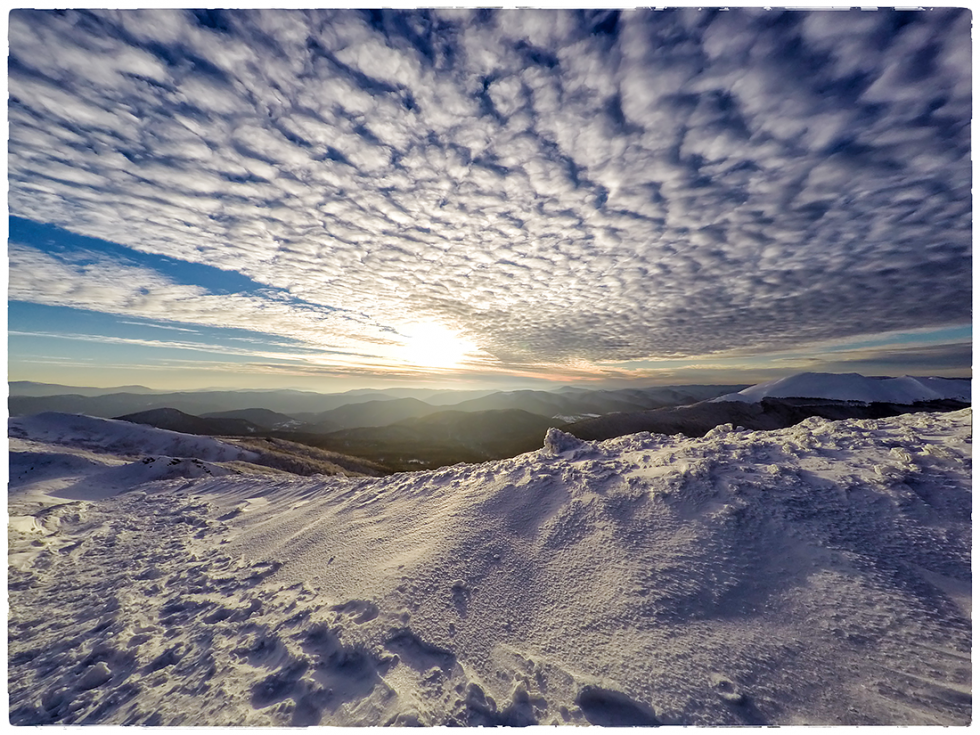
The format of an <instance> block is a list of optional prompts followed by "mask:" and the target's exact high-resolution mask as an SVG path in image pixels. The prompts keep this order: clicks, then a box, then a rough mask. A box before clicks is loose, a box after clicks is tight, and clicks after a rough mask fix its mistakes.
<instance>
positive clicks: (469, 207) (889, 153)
mask: <svg viewBox="0 0 980 735" xmlns="http://www.w3.org/2000/svg"><path fill="white" fill-rule="evenodd" d="M970 20H971V19H970V14H969V13H968V12H965V11H959V10H952V9H942V10H930V11H921V12H895V11H876V12H863V11H841V12H830V11H817V12H774V11H764V10H732V11H727V12H725V11H711V12H702V11H695V10H678V11H631V12H624V13H618V12H605V11H603V12H573V11H550V10H549V11H523V10H522V11H516V10H515V11H499V12H491V11H473V10H440V11H432V12H417V11H384V12H381V11H371V12H366V13H360V12H352V11H316V12H313V11H309V12H308V11H271V12H269V11H234V12H224V11H221V12H219V11H195V12H189V11H173V10H144V11H98V12H88V11H67V12H61V11H14V12H12V13H11V15H10V26H9V40H10V66H9V69H10V75H9V91H10V107H9V119H10V144H9V179H10V194H9V202H10V210H11V213H12V214H15V215H17V216H21V217H25V218H28V219H32V220H35V221H38V222H48V223H52V224H55V225H58V226H61V227H64V228H67V229H69V230H72V231H74V232H78V233H81V234H85V235H90V236H93V237H98V238H103V239H106V240H109V241H112V242H116V243H120V244H123V245H126V246H128V247H131V248H133V249H136V250H140V251H144V252H150V253H156V254H162V255H166V256H169V257H173V258H178V259H182V260H186V261H190V262H196V263H205V264H208V265H212V266H216V267H218V268H222V269H225V270H235V271H239V272H242V273H244V274H245V275H247V276H249V277H250V278H252V279H254V280H255V281H258V282H260V283H263V284H267V285H268V286H269V287H270V288H271V289H277V290H281V291H283V292H285V293H288V294H289V295H290V297H291V299H287V300H279V301H278V302H277V301H276V300H275V299H272V298H271V297H270V298H265V299H262V298H259V297H255V296H251V297H246V296H244V295H242V296H238V297H221V298H222V299H223V301H221V303H218V302H219V299H218V298H217V297H213V298H212V297H210V296H209V295H208V294H207V293H206V292H203V291H201V290H200V289H199V290H198V291H196V292H193V293H191V292H190V291H186V289H187V288H190V287H185V286H179V285H177V284H173V283H159V284H157V283H149V282H148V283H145V284H143V285H141V286H140V288H143V289H145V291H141V292H139V293H136V292H133V293H128V294H122V295H120V294H119V293H118V292H117V291H118V282H119V279H118V278H117V275H118V274H113V272H112V268H118V267H121V266H114V265H111V264H103V265H105V268H104V269H103V274H104V277H105V278H108V279H109V280H110V281H111V282H112V283H113V284H117V287H116V290H115V291H114V290H113V288H111V287H109V286H104V285H103V286H99V285H98V282H99V279H100V278H102V279H103V280H105V278H103V276H96V275H95V274H94V271H91V272H89V274H88V275H87V276H86V277H85V278H82V279H81V280H79V277H78V274H79V273H80V272H81V271H80V270H79V269H78V268H76V269H75V276H74V277H72V276H70V275H65V274H61V273H60V272H58V271H57V270H56V269H55V270H52V269H51V268H46V269H45V268H38V267H35V266H31V267H32V268H33V269H32V270H31V271H30V275H29V276H28V275H25V274H26V273H27V271H26V270H25V269H26V268H27V267H28V265H30V264H27V265H25V264H24V262H23V259H24V258H28V256H30V257H37V255H38V254H37V253H33V254H32V253H31V252H29V249H20V250H14V251H12V257H13V260H12V265H11V279H12V287H11V298H20V297H21V296H18V294H22V295H23V298H25V299H27V300H32V299H33V300H40V301H43V302H44V303H60V304H69V303H75V304H79V303H81V302H82V301H84V302H85V303H87V304H90V306H87V307H86V308H98V304H99V303H100V300H102V299H104V300H105V301H104V303H105V304H107V305H108V304H119V303H122V304H123V306H121V307H119V309H118V311H117V312H114V313H125V314H130V315H138V316H150V315H156V316H157V317H159V318H169V319H174V320H186V321H189V322H195V321H197V322H198V323H210V322H206V321H205V322H201V320H202V319H205V316H204V315H203V314H206V313H214V314H217V315H218V317H217V318H220V320H221V322H220V323H223V324H226V325H233V326H242V327H244V328H250V329H256V328H260V329H265V330H268V331H271V332H273V333H277V334H282V335H286V336H289V337H292V338H295V339H297V340H299V341H301V342H302V343H304V344H306V345H309V346H311V347H313V348H316V349H319V348H333V349H341V350H355V351H356V350H360V351H361V352H363V351H365V349H366V347H367V346H369V345H371V344H375V345H377V344H378V343H379V340H380V342H381V343H383V342H384V340H385V337H384V331H383V330H382V331H380V332H379V331H378V328H377V325H384V326H390V327H394V328H396V329H397V328H400V327H401V326H403V325H406V324H409V323H412V322H419V321H434V322H438V323H440V324H443V325H445V326H446V327H448V328H451V329H453V330H458V331H459V332H461V333H462V334H463V335H464V336H465V337H466V338H467V339H468V340H469V341H470V342H472V343H474V344H475V345H477V346H478V347H479V348H481V349H482V350H483V351H484V352H485V353H486V354H488V355H491V356H493V358H494V359H495V360H496V361H497V363H498V364H499V365H500V366H501V367H506V366H522V365H523V366H533V365H541V364H560V365H566V366H569V367H570V368H574V367H576V366H584V365H588V364H591V363H594V362H597V361H628V360H635V359H642V358H648V357H684V356H697V355H707V354H723V353H725V352H727V351H731V350H752V351H759V352H764V351H767V350H777V349H785V348H787V347H789V346H792V345H795V344H801V343H803V344H805V343H811V342H818V341H825V340H833V339H842V338H846V337H852V336H855V335H862V334H875V333H879V332H885V331H889V330H896V329H917V328H927V327H941V326H945V325H951V324H965V323H969V322H970V302H971V276H970V269H971V263H970V244H971V236H970V227H971V217H972V211H971V191H970V186H971V164H970V137H969V121H970V111H971V77H970V73H971V58H970ZM63 279H67V280H63ZM147 279H149V280H150V281H152V275H151V274H143V281H146V280H147ZM22 283H23V288H22V289H21V287H20V285H18V284H22ZM134 283H135V281H134ZM134 288H135V286H134ZM18 289H20V290H18ZM181 289H185V290H183V291H182V290H181ZM185 291H186V292H185ZM79 294H81V295H79ZM209 298H210V299H212V301H213V303H212V301H209ZM45 299H47V301H44V300H45ZM120 299H122V301H121V302H120ZM298 300H301V301H298ZM92 304H94V305H95V306H94V307H93V306H91V305H92ZM276 304H278V306H277V305H276ZM302 304H307V305H309V306H308V307H307V306H303V305H302ZM317 305H319V306H323V307H329V309H328V310H319V309H317V308H316V307H317ZM105 309H106V310H110V311H111V310H112V309H110V308H109V307H108V306H106V307H105ZM330 310H338V313H349V314H353V315H359V316H358V320H350V319H347V320H345V319H341V318H339V317H333V318H331V317H329V315H330V314H332V313H334V312H332V311H330ZM325 315H326V316H325ZM372 325H373V326H372Z"/></svg>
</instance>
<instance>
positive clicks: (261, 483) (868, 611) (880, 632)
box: [8, 410, 972, 726]
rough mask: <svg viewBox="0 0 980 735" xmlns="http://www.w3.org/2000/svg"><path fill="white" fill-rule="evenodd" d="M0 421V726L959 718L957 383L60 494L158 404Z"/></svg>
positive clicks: (964, 594)
mask: <svg viewBox="0 0 980 735" xmlns="http://www.w3.org/2000/svg"><path fill="white" fill-rule="evenodd" d="M15 431H16V432H18V433H19V435H20V436H19V438H18V439H16V441H17V442H19V444H17V445H16V447H17V449H18V451H19V453H20V455H21V456H18V457H16V464H15V467H13V468H12V472H11V477H12V491H13V492H12V494H11V496H10V501H9V505H10V513H11V523H10V526H9V539H10V557H9V558H10V569H9V600H10V603H9V604H10V615H9V631H8V632H9V646H8V647H9V657H10V658H9V682H8V688H9V692H10V711H11V715H10V716H11V721H12V722H13V723H15V724H55V723H59V724H72V723H74V724H93V723H100V724H128V725H135V724H144V725H226V726H227V725H237V726H268V725H276V726H285V725H297V726H304V725H316V724H319V725H383V724H396V725H416V724H421V725H438V724H465V725H493V724H509V725H523V724H535V723H537V724H589V723H593V724H601V725H652V724H694V725H719V724H728V725H735V724H886V725H913V724H943V725H952V724H958V725H962V724H966V723H968V722H969V721H970V719H971V693H970V692H971V690H970V687H971V667H970V651H971V624H970V614H971V609H970V595H971V586H970V583H971V569H970V550H971V522H970V514H971V507H972V505H971V499H972V498H971V460H970V452H971V412H970V411H969V410H964V411H959V412H955V413H948V414H927V413H919V414H907V415H903V416H899V417H896V418H891V419H881V420H855V421H843V422H831V421H826V420H823V419H816V418H814V419H808V420H806V421H804V422H803V423H801V424H799V425H797V426H794V427H792V428H789V429H784V430H779V431H772V432H750V431H741V430H736V429H734V428H733V427H731V426H721V427H717V428H716V429H714V430H712V431H711V432H710V433H709V434H708V435H706V436H705V437H703V438H700V439H686V438H683V437H681V436H676V437H667V436H663V435H651V434H635V435H631V436H624V437H619V438H617V439H613V440H610V441H606V442H587V441H581V440H578V439H575V438H574V437H569V436H568V435H567V434H563V433H562V432H560V431H558V430H554V429H553V430H551V431H549V432H548V435H547V438H546V440H545V441H544V442H543V447H542V449H541V450H538V451H536V452H532V453H529V454H525V455H521V456H519V457H515V458H512V459H508V460H502V461H498V462H488V463H484V464H479V465H456V466H453V467H445V468H441V469H439V470H435V471H430V472H419V473H404V474H397V475H393V476H389V477H384V478H351V477H340V476H337V477H314V478H294V477H289V476H276V477H261V476H255V475H252V476H247V475H231V474H228V475H225V476H221V477H217V476H214V475H206V474H202V475H201V476H199V477H191V476H181V477H167V476H164V475H161V476H160V477H159V478H157V479H154V477H148V476H146V475H139V474H134V475H133V477H132V478H131V481H132V483H133V484H128V485H127V483H125V482H120V483H118V485H117V486H114V487H116V488H117V490H116V494H115V495H110V496H108V497H101V498H97V499H89V500H72V501H69V502H65V501H64V499H63V498H57V497H52V495H51V494H50V493H48V491H47V489H50V488H51V487H53V486H52V485H50V484H45V483H54V482H55V481H57V482H70V481H72V479H74V480H75V481H78V480H79V479H80V478H81V479H84V478H86V477H90V476H91V475H92V474H93V473H98V472H110V471H119V472H123V471H133V472H135V469H134V468H135V467H136V466H137V464H139V463H141V461H142V460H136V461H134V460H133V459H132V451H133V450H134V449H135V448H136V445H134V444H133V442H132V441H130V440H132V439H134V435H133V433H132V432H137V431H139V432H143V431H145V432H147V433H146V434H145V435H144V436H143V438H142V439H141V441H142V440H146V441H148V442H149V443H150V445H151V446H152V447H155V448H156V449H159V448H160V447H161V446H162V445H161V444H158V443H154V442H159V441H163V439H162V438H161V437H162V435H167V434H171V433H172V432H158V431H156V430H152V429H148V428H146V427H134V426H132V425H129V424H127V425H126V431H125V432H124V434H123V435H121V436H117V435H115V434H113V431H115V430H114V429H113V430H112V431H109V430H96V429H95V428H93V425H92V424H91V423H87V422H86V421H84V420H83V419H78V418H77V417H54V416H51V415H48V416H46V417H34V418H33V419H25V420H20V419H18V420H17V421H16V422H11V432H12V433H14V432H15ZM100 431H101V432H102V433H100ZM53 439H57V441H59V442H61V444H59V445H55V444H51V443H50V442H51V441H52V440H53ZM168 441H171V440H169V439H168ZM184 441H195V442H201V443H200V444H199V445H197V446H198V447H199V448H200V449H201V450H202V451H203V452H217V451H218V449H216V448H215V447H214V446H212V445H211V444H209V443H208V442H207V440H206V439H204V438H202V437H187V438H186V440H184ZM137 444H138V442H137ZM218 444H220V443H218ZM167 446H168V447H170V448H171V449H172V448H173V447H175V446H178V445H177V444H170V445H167ZM179 446H183V447H185V448H186V447H187V446H189V445H186V444H184V445H179ZM92 447H95V448H97V449H98V450H99V451H98V452H96V451H94V450H93V449H92ZM106 447H123V448H125V451H126V454H127V456H125V457H112V456H110V455H106V454H105V453H104V452H103V450H105V448H106ZM185 451H189V450H185ZM58 456H60V457H61V459H58ZM212 456H213V455H212ZM43 457H47V458H48V459H49V460H51V461H50V462H49V464H48V465H47V466H46V467H47V468H46V469H43V467H45V466H43V465H41V464H40V463H35V464H33V465H32V464H31V461H32V460H37V459H40V458H43ZM52 457H54V458H53V459H52ZM184 459H185V461H186V460H187V459H188V458H187V457H185V458H184ZM197 459H199V460H200V461H201V462H207V461H211V460H209V459H204V458H197ZM149 464H155V463H149ZM144 466H146V465H144ZM31 467H34V468H35V469H34V470H31V469H30V468H31ZM15 470H16V471H15ZM32 472H37V473H39V474H38V475H32ZM32 477H33V479H32ZM14 478H17V479H16V480H15V479H14ZM46 488H47V489H46ZM28 490H30V492H28Z"/></svg>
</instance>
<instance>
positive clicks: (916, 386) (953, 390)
mask: <svg viewBox="0 0 980 735" xmlns="http://www.w3.org/2000/svg"><path fill="white" fill-rule="evenodd" d="M970 392H971V391H970V381H969V380H962V379H952V378H913V377H910V376H908V375H906V376H904V377H901V378H869V377H866V376H864V375H859V374H858V373H842V374H838V373H798V374H797V375H791V376H789V377H787V378H780V379H779V380H772V381H769V382H767V383H760V384H759V385H753V386H751V387H750V388H745V389H744V390H741V391H739V392H738V393H728V394H726V395H723V396H719V397H718V398H713V399H711V402H713V403H719V402H723V401H743V402H746V403H758V402H759V401H761V400H762V399H763V398H822V399H826V400H836V401H856V402H859V403H897V404H902V405H912V404H914V403H918V402H919V401H935V400H956V401H963V402H964V403H969V402H970Z"/></svg>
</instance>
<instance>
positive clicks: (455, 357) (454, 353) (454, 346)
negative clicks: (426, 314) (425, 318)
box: [398, 322, 476, 368]
mask: <svg viewBox="0 0 980 735" xmlns="http://www.w3.org/2000/svg"><path fill="white" fill-rule="evenodd" d="M398 331H399V333H400V334H401V335H402V336H403V337H404V338H405V342H404V344H403V345H402V346H401V348H400V350H399V352H400V353H401V354H400V357H401V358H402V359H403V360H405V361H406V362H409V363H411V364H413V365H418V366H419V367H429V368H453V367H456V366H457V365H459V363H460V362H461V361H462V360H463V358H464V357H465V356H466V355H467V354H468V353H470V352H473V350H475V349H476V347H475V345H473V344H472V343H471V342H468V341H467V340H465V339H463V338H462V337H460V336H459V333H458V332H454V331H453V330H451V329H447V328H446V327H444V326H443V325H441V324H437V323H435V322H422V323H419V324H411V325H409V326H407V327H402V328H401V329H399V330H398Z"/></svg>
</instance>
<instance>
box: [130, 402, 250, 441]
mask: <svg viewBox="0 0 980 735" xmlns="http://www.w3.org/2000/svg"><path fill="white" fill-rule="evenodd" d="M114 418H115V419H117V420H118V421H129V422H130V423H133V424H143V425H145V426H155V427H156V428H158V429H166V430H167V431H177V432H180V433H181V434H199V435H206V436H223V435H226V434H227V435H231V436H235V435H246V436H247V435H249V434H255V433H258V432H260V431H262V427H260V426H256V425H255V424H253V423H252V422H250V421H246V420H245V419H239V418H230V419H229V418H212V419H208V418H202V417H200V416H192V415H191V414H187V413H184V412H183V411H178V410H177V409H176V408H155V409H152V410H150V411H140V412H139V413H131V414H127V415H125V416H115V417H114Z"/></svg>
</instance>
